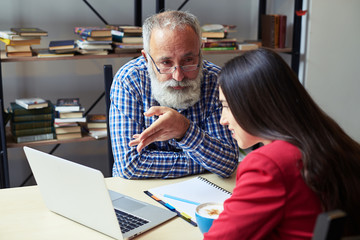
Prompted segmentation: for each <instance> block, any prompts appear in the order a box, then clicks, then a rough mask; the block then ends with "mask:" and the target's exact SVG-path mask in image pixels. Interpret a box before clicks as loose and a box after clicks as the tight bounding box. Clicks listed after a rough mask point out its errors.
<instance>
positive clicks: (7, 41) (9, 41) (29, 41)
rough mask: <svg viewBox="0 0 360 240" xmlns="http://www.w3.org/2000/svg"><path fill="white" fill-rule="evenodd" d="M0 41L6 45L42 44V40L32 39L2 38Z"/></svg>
mask: <svg viewBox="0 0 360 240" xmlns="http://www.w3.org/2000/svg"><path fill="white" fill-rule="evenodd" d="M0 41H2V42H4V43H5V44H6V45H39V44H40V42H41V39H40V38H32V39H24V40H17V39H7V38H2V37H0Z"/></svg>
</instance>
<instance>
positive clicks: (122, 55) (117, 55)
mask: <svg viewBox="0 0 360 240" xmlns="http://www.w3.org/2000/svg"><path fill="white" fill-rule="evenodd" d="M269 49H272V50H274V51H275V52H284V53H290V52H291V51H292V49H291V48H269ZM35 51H36V49H35ZM202 52H203V55H220V54H240V53H243V52H245V51H240V50H214V51H202ZM140 55H141V53H140V52H139V53H109V54H108V55H75V56H69V57H41V58H39V57H37V56H33V57H11V58H8V57H6V55H5V52H1V62H31V61H58V60H81V59H104V58H125V57H130V58H131V57H138V56H140Z"/></svg>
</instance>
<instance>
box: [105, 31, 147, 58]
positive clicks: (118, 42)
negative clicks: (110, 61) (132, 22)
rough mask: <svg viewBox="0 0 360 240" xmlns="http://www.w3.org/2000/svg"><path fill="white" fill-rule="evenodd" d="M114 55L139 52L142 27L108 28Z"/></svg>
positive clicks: (141, 41)
mask: <svg viewBox="0 0 360 240" xmlns="http://www.w3.org/2000/svg"><path fill="white" fill-rule="evenodd" d="M110 28H111V35H112V41H113V47H114V52H115V53H124V52H140V51H141V49H142V48H143V38H142V27H137V26H110Z"/></svg>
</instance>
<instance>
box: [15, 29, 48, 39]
mask: <svg viewBox="0 0 360 240" xmlns="http://www.w3.org/2000/svg"><path fill="white" fill-rule="evenodd" d="M10 30H11V31H12V32H14V33H16V34H18V35H19V36H29V37H36V36H47V35H48V32H47V31H45V30H42V29H40V28H37V27H19V28H18V27H14V28H10Z"/></svg>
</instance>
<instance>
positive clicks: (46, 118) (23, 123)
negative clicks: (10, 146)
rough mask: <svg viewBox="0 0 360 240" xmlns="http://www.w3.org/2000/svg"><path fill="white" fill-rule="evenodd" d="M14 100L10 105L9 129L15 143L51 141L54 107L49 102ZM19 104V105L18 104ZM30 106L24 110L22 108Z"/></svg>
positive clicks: (53, 135)
mask: <svg viewBox="0 0 360 240" xmlns="http://www.w3.org/2000/svg"><path fill="white" fill-rule="evenodd" d="M30 101H31V99H16V100H15V102H11V103H10V107H9V108H8V112H9V113H10V115H11V118H10V128H11V133H12V136H13V138H14V141H15V142H17V143H23V142H33V141H41V140H51V139H54V138H55V134H54V132H55V131H54V127H53V124H54V106H53V104H52V103H51V102H50V101H45V100H43V101H41V102H40V101H39V99H38V98H37V100H36V101H33V104H30V105H29V102H30ZM18 103H20V104H18ZM27 105H28V106H30V107H28V108H25V107H23V106H27Z"/></svg>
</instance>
